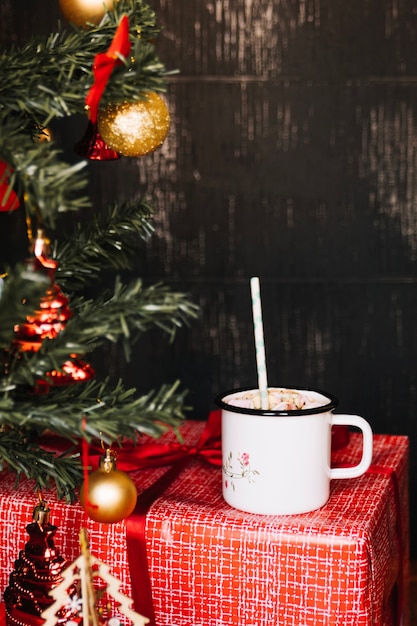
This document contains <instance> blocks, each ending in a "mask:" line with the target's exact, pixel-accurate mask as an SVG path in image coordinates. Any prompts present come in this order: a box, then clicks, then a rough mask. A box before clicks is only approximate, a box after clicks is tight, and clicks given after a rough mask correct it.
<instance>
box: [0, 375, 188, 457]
mask: <svg viewBox="0 0 417 626" xmlns="http://www.w3.org/2000/svg"><path fill="white" fill-rule="evenodd" d="M178 387H179V382H178V381H177V382H175V383H174V384H172V385H163V386H162V387H161V388H160V389H159V390H158V391H154V390H152V391H150V392H149V393H147V394H145V395H143V396H137V394H136V390H135V389H134V388H131V389H127V390H126V389H125V388H124V386H123V383H122V382H121V381H119V382H118V383H117V384H116V385H115V386H110V384H109V381H104V382H98V381H95V380H92V381H90V382H88V383H86V384H81V383H80V384H73V385H71V386H69V387H65V388H64V387H62V388H59V389H58V388H57V389H54V388H53V387H51V389H50V392H49V393H48V394H47V395H46V396H43V397H40V396H36V394H33V395H32V397H29V398H28V397H21V398H19V396H15V399H12V398H11V397H10V396H9V397H7V396H4V397H3V398H2V399H1V400H0V424H1V425H2V426H3V427H4V426H6V427H8V428H9V427H13V428H15V429H17V430H19V432H27V433H28V436H29V435H31V436H32V439H33V438H34V437H33V433H37V434H38V435H39V434H41V433H42V432H44V431H45V430H48V431H52V432H54V433H56V434H58V435H60V436H62V437H65V438H66V439H68V441H69V447H70V445H71V442H72V443H75V442H76V440H77V438H80V437H84V438H85V439H87V440H88V441H92V439H102V440H103V441H105V442H106V443H108V444H109V445H110V444H112V443H114V442H120V441H122V440H123V439H131V440H134V441H136V440H137V435H138V433H142V434H146V435H150V436H152V437H159V436H160V435H161V434H162V433H163V432H165V431H166V430H167V428H168V427H172V428H177V427H178V425H179V424H180V423H181V422H182V421H183V420H184V417H185V413H184V412H185V411H186V410H187V408H188V407H186V406H185V395H186V392H185V391H182V392H179V391H178ZM83 418H86V427H85V428H84V427H83V425H82V422H83Z"/></svg>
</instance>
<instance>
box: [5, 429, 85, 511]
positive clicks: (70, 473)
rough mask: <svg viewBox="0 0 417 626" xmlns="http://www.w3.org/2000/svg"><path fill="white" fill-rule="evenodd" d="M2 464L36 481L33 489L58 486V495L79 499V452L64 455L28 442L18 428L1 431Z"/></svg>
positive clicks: (80, 478) (41, 489)
mask: <svg viewBox="0 0 417 626" xmlns="http://www.w3.org/2000/svg"><path fill="white" fill-rule="evenodd" d="M0 466H1V468H2V469H6V468H7V469H8V470H9V471H10V472H13V473H14V474H15V475H16V483H18V482H19V479H20V478H21V477H25V478H29V479H32V480H34V487H33V491H34V492H39V491H44V490H46V489H51V488H52V487H55V489H56V492H57V495H58V497H59V498H65V499H66V500H67V501H69V502H75V501H76V499H77V498H76V489H77V487H79V485H80V484H81V481H82V476H83V473H82V465H81V462H80V459H79V454H68V453H66V454H62V455H58V454H56V453H54V452H50V451H47V450H44V449H43V448H42V447H41V446H39V445H38V444H36V443H33V442H30V441H28V438H27V436H26V435H25V434H23V433H21V432H20V431H18V430H17V429H13V430H9V431H7V430H6V431H4V432H1V433H0Z"/></svg>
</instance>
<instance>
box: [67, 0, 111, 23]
mask: <svg viewBox="0 0 417 626" xmlns="http://www.w3.org/2000/svg"><path fill="white" fill-rule="evenodd" d="M115 2H118V0H59V8H60V9H61V13H62V15H63V16H64V17H65V19H66V20H67V21H68V22H72V23H73V24H75V25H76V26H80V27H84V26H86V23H87V22H92V23H93V24H98V23H99V22H100V20H101V19H102V17H103V16H104V14H105V13H106V10H107V11H112V10H113V7H114V4H115Z"/></svg>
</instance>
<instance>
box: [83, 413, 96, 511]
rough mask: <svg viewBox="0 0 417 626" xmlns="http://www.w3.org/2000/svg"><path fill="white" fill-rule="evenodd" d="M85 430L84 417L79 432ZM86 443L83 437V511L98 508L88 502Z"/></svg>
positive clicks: (85, 421)
mask: <svg viewBox="0 0 417 626" xmlns="http://www.w3.org/2000/svg"><path fill="white" fill-rule="evenodd" d="M86 428H87V418H86V416H85V415H84V417H83V419H82V420H81V430H82V431H83V432H85V430H86ZM88 447H89V446H88V441H87V440H86V439H85V438H84V437H83V438H82V462H83V479H84V489H85V500H84V502H85V510H86V509H87V507H90V508H91V509H97V508H98V506H97V505H96V504H93V503H92V502H90V501H89V499H88V461H89V459H88Z"/></svg>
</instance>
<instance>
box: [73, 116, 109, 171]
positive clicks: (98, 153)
mask: <svg viewBox="0 0 417 626" xmlns="http://www.w3.org/2000/svg"><path fill="white" fill-rule="evenodd" d="M74 151H75V152H76V153H77V154H79V155H80V156H82V157H83V158H86V159H90V161H114V160H115V159H119V158H120V155H119V153H118V152H116V151H115V150H113V149H112V148H109V146H108V145H107V144H106V143H105V142H104V140H103V138H102V137H101V135H100V133H99V132H98V130H97V123H94V124H93V122H91V121H89V122H88V125H87V130H86V131H85V135H84V137H83V138H82V139H81V140H80V141H79V142H78V143H76V144H75V146H74Z"/></svg>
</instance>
